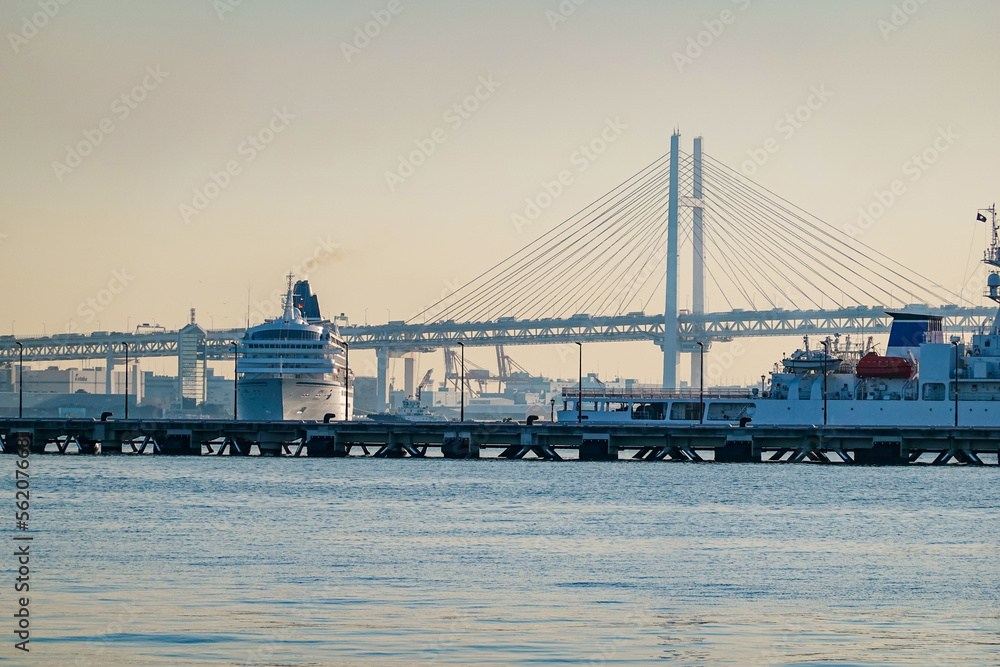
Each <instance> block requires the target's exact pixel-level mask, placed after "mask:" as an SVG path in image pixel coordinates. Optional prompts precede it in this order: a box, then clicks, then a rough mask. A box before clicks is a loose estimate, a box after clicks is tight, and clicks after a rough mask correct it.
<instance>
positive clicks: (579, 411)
mask: <svg viewBox="0 0 1000 667" xmlns="http://www.w3.org/2000/svg"><path fill="white" fill-rule="evenodd" d="M576 344H577V345H579V346H580V375H579V377H580V384H579V385H578V387H577V395H576V423H577V424H582V423H583V343H581V342H580V341H576Z"/></svg>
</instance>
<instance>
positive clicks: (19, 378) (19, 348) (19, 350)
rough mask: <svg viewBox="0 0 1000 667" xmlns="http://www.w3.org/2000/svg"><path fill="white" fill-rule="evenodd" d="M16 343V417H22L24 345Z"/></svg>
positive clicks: (19, 342)
mask: <svg viewBox="0 0 1000 667" xmlns="http://www.w3.org/2000/svg"><path fill="white" fill-rule="evenodd" d="M15 345H17V418H18V419H21V418H23V417H24V345H22V344H21V341H17V342H16V343H15Z"/></svg>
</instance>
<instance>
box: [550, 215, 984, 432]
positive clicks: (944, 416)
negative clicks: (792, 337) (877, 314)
mask: <svg viewBox="0 0 1000 667" xmlns="http://www.w3.org/2000/svg"><path fill="white" fill-rule="evenodd" d="M984 213H989V214H991V215H992V224H993V243H992V246H991V247H990V249H989V250H988V251H987V252H986V256H985V259H984V262H985V263H986V264H987V265H989V266H990V267H991V269H992V273H990V275H989V278H988V282H987V287H988V291H987V293H986V295H985V296H986V297H988V298H990V299H992V300H993V301H995V302H997V303H998V304H1000V275H998V273H997V270H998V269H1000V239H998V228H997V219H996V207H995V206H994V207H992V208H990V209H985V210H984V211H981V212H980V214H979V216H978V218H979V220H981V221H986V220H987V218H986V216H985V215H984ZM889 314H890V315H892V317H893V323H892V328H891V330H890V333H889V340H888V344H887V347H886V353H885V355H880V354H878V353H876V352H875V351H874V349H873V346H872V342H871V340H870V339H869V341H868V344H867V345H865V346H863V347H861V346H856V347H852V346H851V344H850V339H849V338H847V339H846V344H845V345H843V346H842V345H841V343H840V340H839V337H838V338H836V339H831V338H827V339H826V340H824V341H823V342H822V347H821V348H813V349H812V350H810V349H809V342H808V339H807V340H806V345H805V349H804V350H799V351H797V352H796V353H795V354H793V355H792V356H791V357H789V358H787V359H784V360H783V361H782V363H780V364H775V369H774V371H773V372H772V373H771V379H770V385H769V386H768V387H764V386H763V383H762V387H761V388H760V389H756V388H755V389H753V390H750V391H737V392H728V393H719V392H711V391H705V392H704V393H701V392H699V390H697V389H695V390H670V389H662V388H652V387H636V388H633V389H630V390H626V391H618V392H611V391H603V390H600V391H594V390H586V391H583V392H582V401H580V402H582V409H580V408H581V406H580V405H578V401H579V398H580V397H581V396H580V392H578V391H574V390H573V389H571V388H568V389H566V390H564V392H563V409H562V410H561V411H559V421H561V422H575V421H577V420H578V419H580V418H582V419H585V420H586V423H587V424H595V423H636V424H701V423H704V424H716V425H720V424H727V423H730V424H733V423H740V422H741V421H743V420H747V421H745V422H744V423H751V424H760V425H779V426H780V425H814V424H817V425H818V424H824V423H826V424H829V425H836V426H954V425H955V424H958V425H959V426H1000V310H998V313H997V316H996V317H995V318H994V321H993V324H992V326H990V327H989V329H988V330H984V331H981V332H980V333H978V334H975V335H973V336H972V343H971V345H967V344H966V343H965V342H964V341H962V340H961V339H960V338H958V337H952V338H951V339H950V340H948V341H945V340H944V333H943V328H942V318H941V317H938V316H934V315H930V314H926V313H920V312H918V311H917V310H915V309H904V310H902V311H899V312H890V313H889Z"/></svg>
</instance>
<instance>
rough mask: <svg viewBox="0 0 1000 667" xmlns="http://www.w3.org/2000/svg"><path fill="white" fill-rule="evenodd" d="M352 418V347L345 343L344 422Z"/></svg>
mask: <svg viewBox="0 0 1000 667" xmlns="http://www.w3.org/2000/svg"><path fill="white" fill-rule="evenodd" d="M350 418H351V346H350V345H349V344H348V342H347V341H346V340H345V341H344V421H347V420H349V419H350Z"/></svg>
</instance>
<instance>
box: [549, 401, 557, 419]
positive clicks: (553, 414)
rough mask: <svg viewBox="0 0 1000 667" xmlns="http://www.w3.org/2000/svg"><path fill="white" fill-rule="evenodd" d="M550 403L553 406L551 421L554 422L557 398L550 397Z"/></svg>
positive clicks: (550, 415) (550, 414)
mask: <svg viewBox="0 0 1000 667" xmlns="http://www.w3.org/2000/svg"><path fill="white" fill-rule="evenodd" d="M549 405H550V406H551V410H550V413H549V421H550V422H552V423H553V424H554V423H555V421H556V399H554V398H550V399H549Z"/></svg>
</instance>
